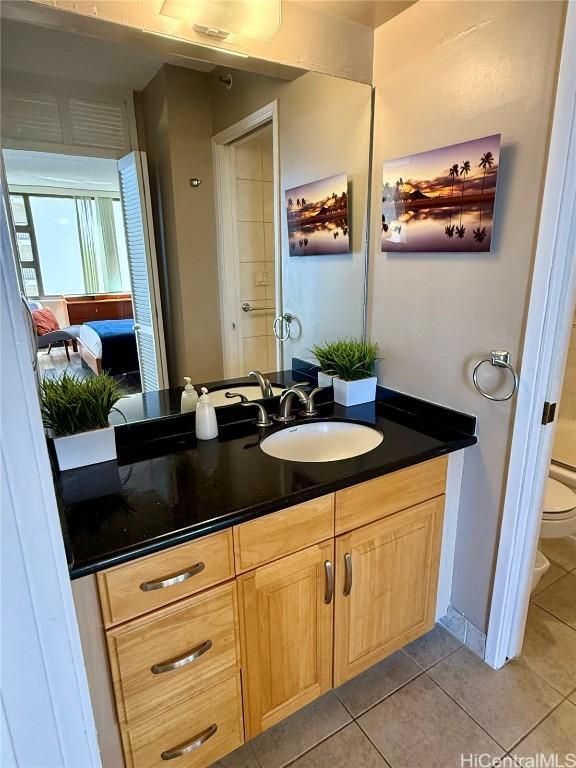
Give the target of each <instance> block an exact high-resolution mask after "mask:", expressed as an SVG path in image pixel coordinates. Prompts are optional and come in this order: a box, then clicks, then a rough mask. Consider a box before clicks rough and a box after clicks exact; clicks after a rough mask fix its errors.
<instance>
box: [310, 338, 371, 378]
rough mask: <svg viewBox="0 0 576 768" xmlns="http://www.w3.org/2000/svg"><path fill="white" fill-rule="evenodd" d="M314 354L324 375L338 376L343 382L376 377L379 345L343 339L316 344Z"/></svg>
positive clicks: (313, 349)
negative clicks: (375, 369) (375, 370)
mask: <svg viewBox="0 0 576 768" xmlns="http://www.w3.org/2000/svg"><path fill="white" fill-rule="evenodd" d="M312 354H313V355H314V357H315V358H316V359H317V360H318V362H319V364H320V370H321V371H322V372H323V373H326V374H328V375H329V376H338V378H340V379H342V381H358V380H359V379H369V378H370V377H371V376H373V375H374V363H375V362H376V356H377V354H378V345H377V344H373V343H372V342H369V341H359V340H357V339H341V340H340V341H332V342H325V343H324V344H316V345H315V346H314V347H313V348H312Z"/></svg>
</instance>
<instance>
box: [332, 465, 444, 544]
mask: <svg viewBox="0 0 576 768" xmlns="http://www.w3.org/2000/svg"><path fill="white" fill-rule="evenodd" d="M447 467H448V459H447V457H446V456H441V457H440V458H438V459H432V461H425V462H423V463H422V464H416V465H415V466H413V467H408V468H406V469H401V470H399V471H398V472H392V473H391V474H389V475H384V476H383V477H377V478H375V479H374V480H368V482H366V483H361V484H360V485H354V486H352V488H345V489H344V490H343V491H337V492H336V534H337V535H338V534H340V533H344V532H345V531H351V530H352V529H353V528H359V527H360V526H361V525H366V523H371V522H373V521H375V520H379V519H380V518H381V517H386V516H387V515H391V514H393V513H394V512H398V511H400V510H401V509H406V508H407V507H412V506H414V505H415V504H420V503H421V502H423V501H427V500H428V499H433V498H434V497H436V496H440V495H441V494H443V493H444V491H445V488H446V470H447Z"/></svg>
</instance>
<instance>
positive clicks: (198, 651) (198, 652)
mask: <svg viewBox="0 0 576 768" xmlns="http://www.w3.org/2000/svg"><path fill="white" fill-rule="evenodd" d="M210 648H212V640H205V641H204V642H203V643H200V645H197V646H196V648H193V649H192V650H191V651H189V652H188V653H186V654H185V655H184V656H177V657H176V658H175V659H170V661H162V662H161V663H160V664H154V666H152V667H150V670H151V671H152V674H153V675H161V674H162V672H171V671H172V670H173V669H179V668H180V667H185V666H187V665H188V664H192V662H193V661H196V659H199V658H200V656H203V655H204V654H205V653H206V651H209V650H210Z"/></svg>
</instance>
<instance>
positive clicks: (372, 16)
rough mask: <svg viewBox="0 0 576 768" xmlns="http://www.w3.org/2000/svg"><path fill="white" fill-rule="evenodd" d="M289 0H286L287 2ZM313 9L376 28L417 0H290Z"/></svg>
mask: <svg viewBox="0 0 576 768" xmlns="http://www.w3.org/2000/svg"><path fill="white" fill-rule="evenodd" d="M286 1H287V0H284V2H286ZM288 1H289V2H295V3H297V4H298V5H303V6H305V7H307V8H310V9H312V10H313V11H320V12H321V13H329V14H331V15H332V16H339V17H340V18H343V19H347V20H348V21H355V22H356V23H357V24H362V25H363V26H364V27H370V28H371V29H376V27H379V26H380V25H381V24H384V23H385V22H387V21H389V20H390V19H392V18H393V17H394V16H397V15H398V14H399V13H402V11H405V10H406V8H409V7H410V6H411V5H414V3H415V2H417V0H288Z"/></svg>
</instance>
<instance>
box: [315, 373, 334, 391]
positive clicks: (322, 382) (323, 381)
mask: <svg viewBox="0 0 576 768" xmlns="http://www.w3.org/2000/svg"><path fill="white" fill-rule="evenodd" d="M333 378H334V376H329V375H328V374H327V373H324V372H323V371H318V386H319V387H331V386H332V379H333Z"/></svg>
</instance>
